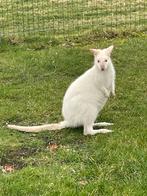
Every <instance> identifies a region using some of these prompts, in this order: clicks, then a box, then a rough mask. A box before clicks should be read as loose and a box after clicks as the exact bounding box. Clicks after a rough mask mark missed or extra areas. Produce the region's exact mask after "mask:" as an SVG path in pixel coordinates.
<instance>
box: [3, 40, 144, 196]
mask: <svg viewBox="0 0 147 196" xmlns="http://www.w3.org/2000/svg"><path fill="white" fill-rule="evenodd" d="M146 41H147V40H146V38H141V37H140V38H132V39H129V38H128V39H113V40H103V41H101V42H100V41H97V42H95V43H91V44H89V45H85V46H84V43H83V45H79V46H78V45H75V46H74V47H73V46H70V45H66V44H65V45H56V44H55V46H52V47H50V45H48V44H44V45H43V46H44V47H39V46H38V45H37V44H35V43H33V44H31V43H23V42H22V43H20V44H18V45H17V44H16V45H11V44H8V43H2V44H1V48H0V81H1V88H0V126H1V127H0V165H2V166H4V165H5V164H14V167H15V171H14V172H12V173H6V174H5V173H3V172H2V171H0V194H1V195H2V196H5V195H8V196H9V195H10V196H12V195H13V196H15V195H21V196H23V195H92V196H94V195H117V196H118V195H129V196H132V195H137V196H138V195H141V196H142V195H146V194H147V186H146V185H147V184H146V182H147V164H146V162H147V142H146V141H147V133H146V128H147V124H146V116H147V108H146V106H147V99H146V96H147V94H146V92H147V87H146V84H147V77H146V70H147V68H146V58H147V54H146V51H147V45H146ZM112 43H113V44H114V45H115V49H114V53H113V62H114V65H115V67H116V73H117V78H116V97H115V98H111V99H110V100H109V102H108V103H107V105H106V106H105V108H104V110H103V111H102V113H101V115H100V117H99V118H98V120H99V121H109V122H114V126H113V130H114V132H113V133H112V134H106V135H102V134H98V135H96V136H88V137H85V136H83V134H82V129H80V128H79V129H64V130H62V131H54V132H48V131H45V132H42V133H38V134H26V133H20V132H17V131H13V130H8V129H7V128H6V126H5V124H6V123H7V122H9V123H15V124H21V125H33V124H40V123H46V122H48V123H51V122H57V121H60V120H61V119H62V117H61V105H62V97H63V95H64V92H65V90H66V88H67V87H68V85H69V84H70V83H71V81H73V80H74V79H75V78H77V77H78V76H79V75H80V74H82V73H83V72H84V71H85V70H87V69H88V68H89V67H90V66H91V65H92V61H93V57H92V55H91V54H90V52H89V51H88V49H89V48H93V47H98V48H103V47H106V46H109V45H110V44H112ZM37 46H38V47H37ZM50 142H53V143H56V144H57V145H58V149H57V150H55V152H50V150H49V149H48V148H47V146H48V145H49V143H50Z"/></svg>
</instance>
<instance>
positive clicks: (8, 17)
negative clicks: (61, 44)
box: [0, 0, 147, 39]
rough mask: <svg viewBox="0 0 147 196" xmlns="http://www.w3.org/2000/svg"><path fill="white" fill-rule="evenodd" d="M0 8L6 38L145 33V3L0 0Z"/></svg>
mask: <svg viewBox="0 0 147 196" xmlns="http://www.w3.org/2000/svg"><path fill="white" fill-rule="evenodd" d="M0 8H1V9H0V29H1V34H2V35H4V36H6V37H8V36H11V35H13V36H20V37H22V35H23V36H24V35H25V36H30V35H38V34H40V35H41V34H43V35H44V34H46V35H47V36H48V37H50V38H52V37H56V38H57V39H61V38H63V37H68V38H71V37H72V36H74V37H78V36H85V35H88V34H91V32H93V31H96V32H97V34H100V33H101V32H119V33H120V32H121V31H123V32H128V31H129V32H134V31H145V30H146V25H147V23H146V21H147V18H146V11H147V10H146V1H145V0H138V1H136V0H131V1H118V0H110V1H106V0H101V1H98V0H90V1H89V0H87V1H83V0H78V1H68V0H63V1H57V0H54V1H48V0H44V1H42V0H38V1H34V0H30V1H23V2H22V1H18V0H9V1H8V0H7V1H5V0H4V1H2V2H1V4H0Z"/></svg>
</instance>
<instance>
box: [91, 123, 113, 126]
mask: <svg viewBox="0 0 147 196" xmlns="http://www.w3.org/2000/svg"><path fill="white" fill-rule="evenodd" d="M111 125H113V123H108V122H98V123H94V124H93V126H94V127H105V126H111Z"/></svg>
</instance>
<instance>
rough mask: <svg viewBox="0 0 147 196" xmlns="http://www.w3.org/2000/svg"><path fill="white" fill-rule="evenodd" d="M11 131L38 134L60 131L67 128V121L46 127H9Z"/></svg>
mask: <svg viewBox="0 0 147 196" xmlns="http://www.w3.org/2000/svg"><path fill="white" fill-rule="evenodd" d="M7 127H8V128H9V129H16V130H18V131H23V132H30V133H31V132H32V133H37V132H41V131H45V130H49V131H53V130H60V129H64V128H66V127H67V123H66V121H62V122H59V123H53V124H45V125H39V126H17V125H7Z"/></svg>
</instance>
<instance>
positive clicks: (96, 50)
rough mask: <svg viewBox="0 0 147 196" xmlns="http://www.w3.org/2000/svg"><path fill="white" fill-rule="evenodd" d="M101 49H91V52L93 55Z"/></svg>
mask: <svg viewBox="0 0 147 196" xmlns="http://www.w3.org/2000/svg"><path fill="white" fill-rule="evenodd" d="M99 51H100V50H99V49H90V52H92V54H93V55H96V54H98V53H99Z"/></svg>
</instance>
